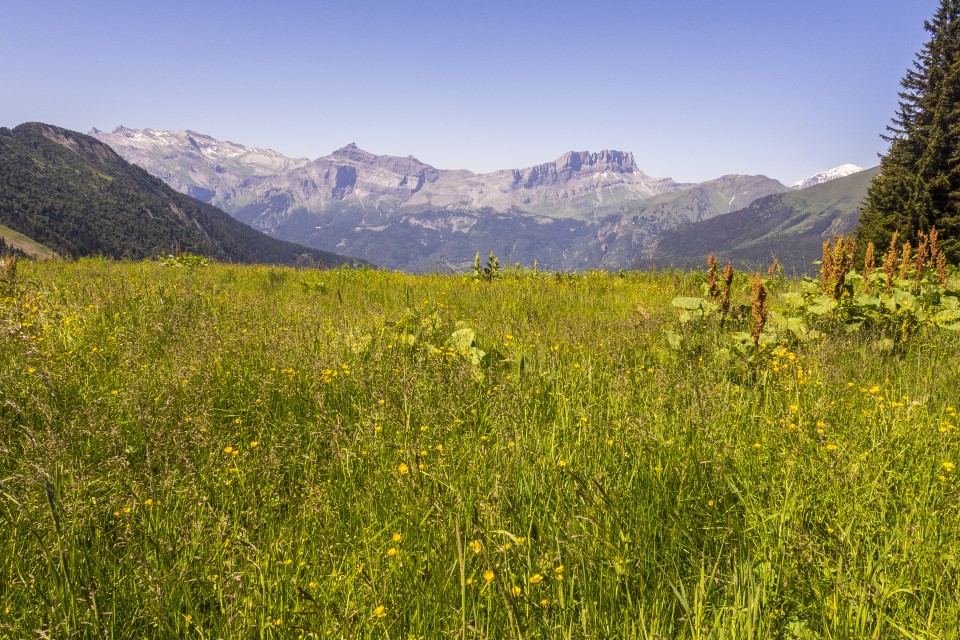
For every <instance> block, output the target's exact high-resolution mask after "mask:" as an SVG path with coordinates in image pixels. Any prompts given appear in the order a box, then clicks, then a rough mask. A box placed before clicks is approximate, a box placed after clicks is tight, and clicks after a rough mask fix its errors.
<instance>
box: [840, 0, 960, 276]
mask: <svg viewBox="0 0 960 640" xmlns="http://www.w3.org/2000/svg"><path fill="white" fill-rule="evenodd" d="M924 28H925V29H926V30H927V32H929V33H930V40H929V41H928V42H927V43H926V44H925V45H924V47H923V49H922V50H921V51H920V53H918V54H917V59H916V60H915V61H914V64H913V68H912V69H909V70H907V73H906V76H904V78H903V80H902V81H901V86H902V87H903V90H902V91H901V92H900V94H899V96H900V100H899V109H898V111H897V115H896V116H895V117H894V118H893V121H892V123H891V125H890V126H888V127H887V134H888V135H884V136H883V138H884V140H886V141H888V142H889V143H890V148H889V151H888V152H887V154H886V155H885V156H883V157H882V159H881V161H880V175H878V176H877V177H876V178H875V179H874V180H873V182H872V183H871V185H870V189H869V191H868V192H867V199H866V201H865V202H864V207H863V212H862V214H861V216H860V228H859V231H858V236H859V239H860V240H861V246H866V243H867V242H873V243H874V244H875V245H876V246H877V247H882V246H885V245H887V244H889V242H890V237H891V236H892V235H893V233H894V232H895V231H899V232H900V234H901V237H902V238H906V239H911V238H914V237H915V236H916V234H917V232H919V231H924V232H927V231H929V230H930V229H931V228H932V227H936V228H937V229H938V231H939V232H940V239H941V246H942V248H943V249H944V250H945V251H946V253H947V258H948V259H949V260H950V261H951V262H953V263H956V262H958V261H960V0H941V2H940V7H939V9H937V12H936V13H935V14H934V16H933V18H932V19H931V20H928V21H927V22H925V23H924Z"/></svg>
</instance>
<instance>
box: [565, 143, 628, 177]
mask: <svg viewBox="0 0 960 640" xmlns="http://www.w3.org/2000/svg"><path fill="white" fill-rule="evenodd" d="M556 165H557V168H558V169H560V170H561V171H563V170H570V171H573V172H579V171H582V170H584V168H588V169H591V170H593V171H596V172H602V171H614V172H616V173H633V172H634V171H636V170H637V165H636V162H635V161H634V159H633V154H632V153H630V152H624V151H611V150H606V149H605V150H603V151H599V152H596V153H593V152H590V151H568V152H567V153H565V154H563V155H562V156H560V157H559V158H558V159H557V162H556Z"/></svg>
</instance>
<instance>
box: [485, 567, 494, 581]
mask: <svg viewBox="0 0 960 640" xmlns="http://www.w3.org/2000/svg"><path fill="white" fill-rule="evenodd" d="M483 579H484V580H486V581H487V582H493V571H490V569H487V570H486V571H484V572H483Z"/></svg>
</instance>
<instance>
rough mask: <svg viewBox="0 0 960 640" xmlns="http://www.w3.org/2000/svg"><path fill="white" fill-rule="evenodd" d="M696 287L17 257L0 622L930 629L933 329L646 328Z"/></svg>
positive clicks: (442, 630)
mask: <svg viewBox="0 0 960 640" xmlns="http://www.w3.org/2000/svg"><path fill="white" fill-rule="evenodd" d="M701 280H702V277H701V276H697V275H684V274H674V273H663V274H644V273H631V274H624V275H622V276H618V275H615V274H602V273H590V274H585V275H580V276H563V277H558V276H554V275H553V274H533V273H530V272H524V273H522V274H520V275H517V276H515V275H513V274H511V273H507V274H506V275H505V276H504V277H502V278H500V279H499V280H497V281H495V282H491V283H486V282H479V281H475V280H472V279H471V278H469V277H467V276H430V275H423V276H410V275H403V274H395V273H386V272H376V271H360V272H351V271H332V272H317V271H293V270H287V269H278V268H268V267H262V268H261V267H233V266H219V265H213V266H209V267H205V268H198V269H177V268H166V267H163V266H160V265H159V264H156V263H113V262H108V261H98V260H83V261H80V262H77V263H71V264H21V269H20V272H19V273H18V279H17V281H16V283H15V285H13V286H7V287H6V288H5V289H3V290H2V291H3V293H2V304H0V366H2V369H0V371H2V373H0V638H23V637H35V636H38V635H39V636H43V635H47V636H49V637H54V638H61V637H63V638H66V637H91V638H92V637H116V638H142V637H198V638H218V637H220V638H259V637H264V638H297V637H304V638H327V637H351V638H364V637H371V638H381V637H391V638H436V637H445V636H455V637H465V638H507V637H524V638H615V637H622V638H664V637H668V638H674V637H678V638H747V637H756V638H765V637H783V638H792V637H795V638H872V637H876V638H887V637H906V638H949V637H956V635H957V634H956V631H955V629H956V628H957V620H960V604H958V601H960V585H958V578H960V576H958V567H957V558H958V552H960V549H958V546H960V545H958V540H960V491H958V484H957V475H956V474H957V473H958V471H957V470H956V467H955V465H957V464H960V453H958V451H957V434H956V430H955V428H956V424H957V406H958V405H960V397H958V395H957V392H956V390H957V389H958V388H960V371H958V368H957V367H956V366H955V365H954V363H955V362H956V359H957V356H958V354H960V351H958V346H960V343H958V340H957V339H956V338H955V337H953V336H952V335H951V334H947V333H933V332H931V333H930V334H929V335H924V336H921V337H919V338H918V339H917V340H916V341H914V342H913V343H912V344H911V345H910V346H909V348H908V349H907V350H906V351H905V352H904V353H897V354H893V353H890V352H887V351H882V350H880V349H878V348H876V345H875V344H874V343H873V342H872V340H871V339H870V338H869V336H865V335H859V334H851V335H846V334H844V333H842V332H838V333H836V334H835V335H829V336H828V337H827V338H826V339H825V340H824V341H818V342H816V343H815V344H811V345H809V346H803V345H785V346H782V347H773V348H767V349H765V350H764V351H763V353H762V354H761V356H760V358H759V364H757V365H753V364H746V363H744V362H739V361H736V360H731V359H730V357H728V356H727V357H721V355H718V351H717V350H716V349H715V348H713V345H714V343H715V342H716V340H719V338H718V337H717V338H714V337H711V335H707V336H706V337H705V338H700V339H699V341H698V340H692V339H688V340H687V342H686V343H685V344H688V345H691V346H687V347H685V348H684V349H683V350H681V351H675V350H671V349H670V348H669V347H668V346H667V344H666V342H665V340H664V339H663V338H662V334H661V332H662V329H663V328H664V327H665V326H666V325H667V324H670V325H671V326H674V328H676V327H675V325H676V317H675V310H674V309H673V308H672V307H671V306H670V300H671V299H672V298H673V297H674V296H677V295H696V294H697V292H698V291H699V284H700V281H701ZM737 287H738V290H737V296H738V298H737V300H736V301H735V302H736V304H744V303H746V302H748V300H747V298H746V296H747V295H748V288H749V282H747V281H744V282H738V283H737ZM463 327H469V328H470V329H472V330H473V331H474V332H475V341H474V343H473V344H474V346H475V348H476V349H479V350H481V351H483V352H485V353H486V354H487V355H486V357H485V358H484V359H483V361H482V362H481V364H480V365H475V364H474V360H473V359H471V354H470V353H468V352H467V351H466V350H465V349H463V348H461V345H458V344H457V343H456V341H451V335H452V334H453V333H454V332H455V331H457V330H458V329H460V328H463ZM684 330H685V331H687V332H691V333H696V332H698V331H699V332H701V333H702V332H704V331H706V332H707V333H709V332H711V331H714V328H713V327H712V326H707V328H706V329H704V328H703V327H689V326H688V327H687V328H686V329H684ZM712 341H713V342H712Z"/></svg>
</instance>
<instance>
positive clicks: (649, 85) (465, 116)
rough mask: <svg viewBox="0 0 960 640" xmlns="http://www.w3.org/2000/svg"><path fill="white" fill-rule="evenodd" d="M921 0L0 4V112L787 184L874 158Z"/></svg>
mask: <svg viewBox="0 0 960 640" xmlns="http://www.w3.org/2000/svg"><path fill="white" fill-rule="evenodd" d="M937 5H938V2H937V1H936V0H830V1H825V0H807V1H806V2H803V3H797V2H778V1H776V0H763V1H760V0H756V1H754V0H728V1H727V2H716V1H715V0H713V1H706V0H674V1H673V2H664V1H663V0H657V1H653V2H652V1H647V0H633V1H632V2H627V1H615V0H593V1H592V2H584V1H582V0H578V1H567V0H553V1H543V0H532V1H524V0H513V1H502V0H487V1H483V2H478V1H475V0H444V1H439V0H436V1H435V0H422V1H421V0H415V1H410V2H397V1H395V0H394V1H389V2H388V1H379V0H337V1H333V2H328V1H325V0H323V1H315V2H301V1H284V0H277V1H276V2H271V3H267V2H252V1H247V0H233V1H231V2H219V1H218V2H205V1H203V0H194V1H193V2H182V1H180V0H171V1H168V2H162V3H160V2H129V0H128V1H126V2H119V1H98V0H90V1H88V2H76V1H75V0H73V1H70V2H61V1H57V2H51V1H45V0H12V1H11V2H6V3H4V4H3V6H2V7H0V24H2V25H3V27H2V31H3V37H2V38H0V78H2V80H0V125H3V126H15V125H17V124H19V123H21V122H25V121H30V120H39V121H43V122H49V123H52V124H57V125H60V126H64V127H67V128H70V129H75V130H80V131H84V132H85V131H88V130H89V129H90V128H91V127H98V128H100V129H106V130H112V129H113V128H114V127H116V126H117V125H120V124H123V125H125V126H128V127H137V128H142V127H153V128H161V129H193V130H197V131H202V132H204V133H208V134H210V135H212V136H214V137H217V138H221V139H227V140H233V141H235V142H240V143H243V144H249V145H254V146H262V147H268V148H273V149H277V150H278V151H281V152H283V153H286V154H288V155H294V156H305V157H310V158H315V157H318V156H321V155H326V154H327V153H329V152H331V151H333V150H334V149H337V148H339V147H341V146H343V145H345V144H348V143H350V142H356V143H357V144H358V145H360V146H361V147H362V148H364V149H367V150H369V151H372V152H374V153H379V154H393V155H404V156H405V155H414V156H416V157H417V158H419V159H420V160H422V161H424V162H427V163H430V164H432V165H434V166H436V167H439V168H444V169H459V168H463V169H470V170H473V171H490V170H494V169H501V168H511V167H522V166H528V165H532V164H538V163H541V162H547V161H550V160H553V159H554V158H556V157H558V156H559V155H561V154H562V153H564V152H565V151H568V150H594V151H595V150H600V149H620V150H625V151H632V152H634V154H635V156H636V159H637V164H638V165H639V166H640V168H641V169H643V170H644V171H645V172H647V173H648V174H650V175H654V176H670V177H673V178H675V179H677V180H683V181H698V180H704V179H709V178H713V177H717V176H719V175H723V174H727V173H743V174H754V173H763V174H766V175H770V176H772V177H775V178H778V179H780V180H783V181H786V182H792V181H795V180H798V179H800V178H802V177H806V176H807V175H809V174H812V173H815V172H816V171H819V170H821V169H827V168H830V167H832V166H835V165H838V164H842V163H846V162H852V163H856V164H860V165H861V166H865V167H867V166H873V165H875V164H877V162H878V160H877V154H878V153H880V152H882V151H884V149H885V145H884V144H883V142H882V140H881V139H880V137H879V134H880V133H882V132H883V129H884V127H885V126H886V125H887V123H888V122H889V120H890V117H891V116H892V115H893V114H894V111H895V109H896V104H897V96H896V93H897V90H898V89H899V81H900V78H901V77H902V76H903V74H904V71H905V70H906V68H907V67H908V66H909V65H910V64H911V63H912V61H913V57H914V54H915V52H916V51H917V50H918V49H919V48H920V47H921V46H922V44H923V42H924V41H925V39H926V34H925V32H924V31H923V22H924V20H925V19H927V18H929V17H930V16H931V15H932V14H933V12H934V10H935V9H936V6H937Z"/></svg>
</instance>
